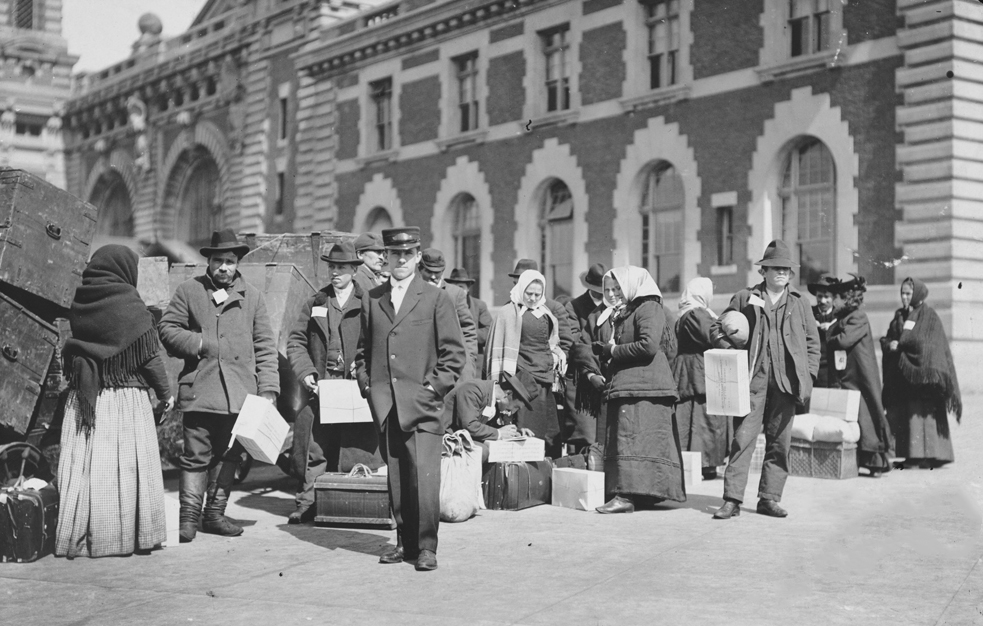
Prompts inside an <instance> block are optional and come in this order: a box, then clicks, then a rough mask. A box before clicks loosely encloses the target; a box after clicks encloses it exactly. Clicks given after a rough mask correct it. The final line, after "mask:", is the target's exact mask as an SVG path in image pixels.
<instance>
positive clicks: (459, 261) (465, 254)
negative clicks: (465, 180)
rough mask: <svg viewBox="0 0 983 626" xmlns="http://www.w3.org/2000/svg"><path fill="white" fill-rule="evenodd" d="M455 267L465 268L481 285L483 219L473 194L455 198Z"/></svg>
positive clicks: (476, 282)
mask: <svg viewBox="0 0 983 626" xmlns="http://www.w3.org/2000/svg"><path fill="white" fill-rule="evenodd" d="M453 211H454V212H453V216H454V267H463V268H464V269H465V270H467V272H468V276H469V277H470V278H472V279H473V280H474V281H475V284H477V285H480V284H481V282H480V281H481V218H480V216H479V215H478V203H477V201H475V199H474V197H473V196H472V195H471V194H467V193H462V194H460V195H458V196H457V197H456V198H454V208H453Z"/></svg>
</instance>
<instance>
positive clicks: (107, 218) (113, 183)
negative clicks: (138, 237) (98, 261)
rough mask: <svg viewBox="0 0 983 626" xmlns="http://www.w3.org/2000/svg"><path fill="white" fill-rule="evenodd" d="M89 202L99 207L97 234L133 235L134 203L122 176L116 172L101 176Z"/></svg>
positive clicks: (110, 235)
mask: <svg viewBox="0 0 983 626" xmlns="http://www.w3.org/2000/svg"><path fill="white" fill-rule="evenodd" d="M89 202H91V203H92V204H93V205H94V206H95V207H96V208H97V209H99V221H98V222H97V223H96V234H97V235H106V236H109V237H132V236H133V204H132V203H131V202H130V193H129V192H128V191H127V189H126V183H124V182H123V177H122V176H120V175H119V174H118V173H116V172H112V173H109V174H104V175H103V176H100V177H99V182H97V183H96V187H95V189H93V190H92V197H91V199H90V200H89Z"/></svg>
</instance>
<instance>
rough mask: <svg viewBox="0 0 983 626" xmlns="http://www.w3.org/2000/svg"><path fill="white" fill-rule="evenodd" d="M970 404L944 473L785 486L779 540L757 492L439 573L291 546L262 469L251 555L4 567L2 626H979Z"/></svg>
mask: <svg viewBox="0 0 983 626" xmlns="http://www.w3.org/2000/svg"><path fill="white" fill-rule="evenodd" d="M964 400H965V405H966V406H967V407H970V408H969V409H968V410H967V411H966V413H967V414H966V416H965V418H964V419H963V423H962V425H960V426H956V425H955V424H953V427H954V436H953V439H954V444H955V448H956V463H955V464H954V465H952V466H950V467H947V468H943V469H939V470H933V471H929V470H905V471H894V472H891V473H890V474H888V475H886V476H884V477H883V478H882V479H880V480H874V479H870V478H865V477H860V478H857V479H853V480H845V481H830V480H817V479H805V478H795V477H793V478H790V479H789V482H788V485H787V486H786V490H785V499H784V500H783V505H784V506H786V507H787V508H788V509H789V511H790V516H789V517H788V518H787V519H784V520H777V519H772V518H768V517H764V516H760V515H757V514H755V513H754V504H755V502H756V498H755V492H754V489H755V486H756V480H757V477H756V476H752V481H751V483H750V485H749V488H748V493H747V506H746V507H745V508H744V509H743V513H742V515H741V517H739V518H736V519H733V520H729V521H718V520H713V519H712V518H711V514H712V512H713V511H714V510H715V509H716V507H717V506H719V504H720V499H719V498H720V493H721V490H722V481H720V480H717V481H711V482H704V483H701V484H699V485H697V486H696V487H694V488H693V489H691V490H690V495H689V499H688V501H687V502H686V503H684V504H678V505H677V504H673V505H669V506H664V507H660V508H657V509H655V510H650V511H641V512H638V513H635V514H632V515H620V516H603V515H598V514H596V513H593V512H591V513H587V512H582V511H572V510H567V509H561V508H556V507H551V506H540V507H536V508H533V509H528V510H525V511H519V512H500V511H483V512H482V513H481V514H480V515H479V516H478V517H476V518H474V519H472V520H470V521H468V522H465V523H463V524H453V525H452V524H442V525H441V532H440V549H439V553H438V558H439V562H440V568H439V569H438V570H437V571H435V572H416V571H415V570H414V569H413V567H412V565H409V564H404V565H387V566H384V565H379V564H378V563H377V556H378V554H379V553H380V552H381V551H382V549H383V547H384V546H385V545H386V544H387V543H389V542H391V540H392V538H393V533H391V532H381V531H371V530H338V529H326V528H315V527H313V526H310V525H308V526H300V527H298V526H288V525H287V524H286V515H287V514H288V513H289V512H290V511H291V510H292V508H293V500H292V497H291V494H290V493H289V492H290V490H291V488H292V484H291V481H289V480H288V479H286V478H284V477H283V474H282V473H280V471H279V470H278V469H276V468H272V467H261V468H256V469H254V470H253V472H252V473H251V474H250V476H249V480H248V481H247V482H246V483H245V484H244V485H242V490H241V491H238V492H236V493H235V494H234V502H233V504H232V505H230V507H229V513H230V514H231V515H232V516H233V517H234V518H236V519H239V520H243V521H245V526H246V532H245V534H244V535H243V536H241V537H238V538H229V539H226V538H219V537H214V536H210V535H200V534H199V536H198V539H196V540H195V542H194V543H192V544H187V545H182V546H177V547H173V548H164V549H163V550H159V551H156V552H154V553H152V554H150V555H147V556H132V557H126V558H106V559H76V560H74V561H68V560H65V559H56V558H54V557H50V556H49V557H45V558H44V559H42V560H40V561H38V562H36V563H33V564H0V623H2V624H11V625H14V624H39V625H40V624H43V625H45V626H56V625H61V624H92V625H101V624H141V625H142V624H194V623H197V624H208V625H211V624H231V625H239V624H262V625H272V624H275V625H277V626H281V625H287V624H311V623H322V624H394V625H395V624H400V625H413V624H428V625H440V624H481V625H498V624H524V625H534V624H564V625H566V624H578V625H580V624H619V625H623V624H657V623H658V624H728V625H732V624H738V625H739V624H755V625H758V624H800V625H809V624H817V625H819V624H822V625H825V624H862V625H864V626H871V625H876V624H891V625H895V624H926V625H935V624H939V625H941V624H945V625H949V624H983V564H981V559H983V532H981V531H983V518H981V511H983V459H981V458H980V455H979V454H978V453H977V451H978V450H980V449H983V410H981V409H980V405H981V403H980V400H983V397H968V398H965V399H964ZM168 488H169V490H172V491H173V490H174V489H176V481H175V480H170V481H169V482H168Z"/></svg>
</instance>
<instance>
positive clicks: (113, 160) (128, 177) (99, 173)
mask: <svg viewBox="0 0 983 626" xmlns="http://www.w3.org/2000/svg"><path fill="white" fill-rule="evenodd" d="M134 170H135V165H134V162H133V157H132V156H131V155H130V153H129V152H127V151H125V150H122V149H120V148H117V149H115V150H113V151H112V152H111V153H110V154H109V157H108V158H107V157H106V156H102V157H99V159H98V160H96V163H95V165H93V166H92V171H91V172H89V176H88V178H86V179H85V188H84V191H83V192H82V197H83V198H85V199H86V200H87V201H89V200H90V199H91V198H92V192H93V191H95V188H96V185H97V184H98V183H99V179H100V178H102V177H103V175H105V174H106V173H108V172H111V171H113V172H116V173H117V174H119V175H120V177H121V178H122V179H123V183H125V184H126V192H127V193H128V194H129V195H130V201H131V202H133V201H134V200H136V197H137V177H136V173H135V172H134Z"/></svg>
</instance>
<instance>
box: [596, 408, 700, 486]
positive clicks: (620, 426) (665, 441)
mask: <svg viewBox="0 0 983 626" xmlns="http://www.w3.org/2000/svg"><path fill="white" fill-rule="evenodd" d="M672 406H673V401H672V399H670V398H664V399H663V398H654V399H640V398H619V399H613V400H609V401H608V419H607V435H606V438H605V441H606V444H605V447H604V490H605V492H607V494H608V495H614V494H617V495H641V496H652V497H655V498H661V499H663V500H675V501H677V502H685V501H686V486H685V482H684V479H683V462H682V451H681V450H680V447H679V432H678V430H677V428H676V419H675V416H674V415H673V410H672Z"/></svg>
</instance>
